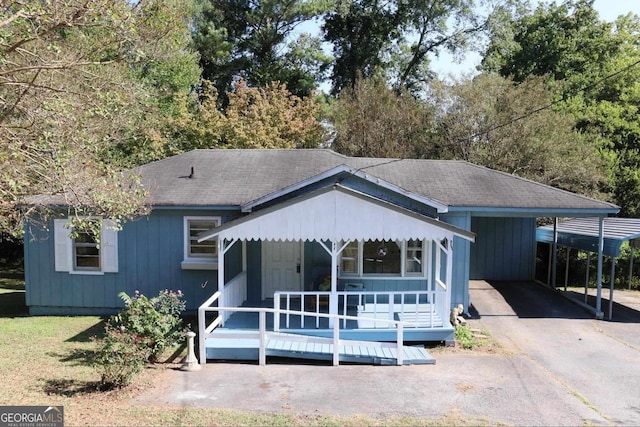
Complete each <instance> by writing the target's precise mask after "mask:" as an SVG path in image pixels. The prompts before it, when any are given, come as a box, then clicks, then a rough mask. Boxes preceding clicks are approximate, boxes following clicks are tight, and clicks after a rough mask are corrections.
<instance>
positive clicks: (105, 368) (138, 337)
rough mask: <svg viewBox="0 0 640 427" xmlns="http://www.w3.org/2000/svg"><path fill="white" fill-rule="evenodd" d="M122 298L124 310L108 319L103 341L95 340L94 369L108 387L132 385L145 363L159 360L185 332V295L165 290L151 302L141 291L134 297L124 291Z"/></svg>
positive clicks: (181, 338)
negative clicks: (183, 317)
mask: <svg viewBox="0 0 640 427" xmlns="http://www.w3.org/2000/svg"><path fill="white" fill-rule="evenodd" d="M119 296H120V298H122V300H123V301H124V303H125V309H124V310H122V311H121V312H120V313H119V314H117V315H115V316H112V317H111V318H110V319H109V321H108V322H107V323H106V326H105V336H104V338H103V339H100V340H96V341H97V342H98V351H97V353H96V357H95V359H94V366H95V367H96V368H97V369H98V371H99V372H100V373H101V381H102V385H103V386H104V387H105V388H114V387H122V386H125V385H127V384H129V383H130V382H131V380H132V379H133V377H134V376H135V375H137V374H138V373H140V372H141V371H142V369H143V368H144V366H145V364H146V362H148V361H150V360H151V361H157V359H158V357H159V356H160V355H161V354H162V353H163V352H164V350H165V349H167V348H169V347H172V346H174V345H176V344H178V343H179V342H180V341H182V340H183V339H184V333H185V332H186V329H185V327H184V324H183V322H182V319H181V318H180V314H181V313H182V312H183V311H184V309H185V302H184V301H183V300H182V292H180V291H178V292H173V291H169V290H164V291H161V292H160V293H159V294H158V296H157V297H154V298H151V299H149V298H147V297H146V296H144V295H142V294H141V293H139V292H138V291H136V293H135V295H134V296H133V297H130V296H128V295H127V294H126V293H124V292H121V293H120V294H119Z"/></svg>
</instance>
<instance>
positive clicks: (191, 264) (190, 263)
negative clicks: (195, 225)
mask: <svg viewBox="0 0 640 427" xmlns="http://www.w3.org/2000/svg"><path fill="white" fill-rule="evenodd" d="M193 220H196V221H216V222H217V224H218V226H219V225H220V224H221V223H222V218H221V217H219V216H185V217H183V260H182V262H181V263H180V267H181V268H182V269H183V270H217V269H218V255H217V254H216V256H215V257H194V256H191V255H190V253H189V245H190V240H189V237H190V234H189V221H193Z"/></svg>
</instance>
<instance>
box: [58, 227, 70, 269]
mask: <svg viewBox="0 0 640 427" xmlns="http://www.w3.org/2000/svg"><path fill="white" fill-rule="evenodd" d="M66 224H67V220H66V219H54V220H53V240H54V251H55V255H54V256H55V268H56V271H71V247H72V245H71V239H70V238H69V233H70V230H69V229H68V228H66V227H65V225H66Z"/></svg>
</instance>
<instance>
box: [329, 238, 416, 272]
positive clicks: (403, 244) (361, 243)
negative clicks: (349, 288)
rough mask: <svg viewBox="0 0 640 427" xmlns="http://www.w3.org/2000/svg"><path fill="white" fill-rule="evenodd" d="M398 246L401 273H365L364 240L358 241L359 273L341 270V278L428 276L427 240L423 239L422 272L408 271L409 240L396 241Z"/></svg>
mask: <svg viewBox="0 0 640 427" xmlns="http://www.w3.org/2000/svg"><path fill="white" fill-rule="evenodd" d="M396 243H397V244H398V246H399V247H400V273H399V274H393V273H389V274H365V273H364V262H363V260H362V257H363V255H362V254H363V251H364V241H362V240H359V241H358V255H357V257H358V260H357V262H358V272H357V273H346V272H343V271H342V270H341V271H340V275H339V277H340V278H345V279H348V278H354V277H358V278H367V279H389V278H406V279H422V278H424V277H427V269H428V266H427V265H426V264H427V263H426V260H427V259H428V258H427V257H428V253H427V247H428V245H427V241H426V240H422V272H421V273H407V271H406V270H407V266H406V259H407V242H406V241H405V240H402V241H396ZM339 265H340V266H342V254H340V263H339Z"/></svg>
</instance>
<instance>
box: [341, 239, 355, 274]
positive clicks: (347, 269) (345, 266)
mask: <svg viewBox="0 0 640 427" xmlns="http://www.w3.org/2000/svg"><path fill="white" fill-rule="evenodd" d="M340 271H342V272H343V273H346V274H358V242H350V243H349V244H348V245H347V246H346V247H345V248H344V249H343V250H342V260H341V265H340Z"/></svg>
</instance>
